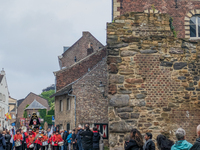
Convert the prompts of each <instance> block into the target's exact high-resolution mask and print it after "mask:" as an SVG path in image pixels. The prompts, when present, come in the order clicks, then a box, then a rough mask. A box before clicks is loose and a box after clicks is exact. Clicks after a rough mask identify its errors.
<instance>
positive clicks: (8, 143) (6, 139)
mask: <svg viewBox="0 0 200 150" xmlns="http://www.w3.org/2000/svg"><path fill="white" fill-rule="evenodd" d="M10 139H11V135H10V133H9V131H8V132H7V134H6V135H5V141H6V149H7V150H10Z"/></svg>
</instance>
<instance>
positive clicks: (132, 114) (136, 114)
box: [131, 113, 140, 119]
mask: <svg viewBox="0 0 200 150" xmlns="http://www.w3.org/2000/svg"><path fill="white" fill-rule="evenodd" d="M139 117H140V114H139V113H131V118H132V119H138V118H139Z"/></svg>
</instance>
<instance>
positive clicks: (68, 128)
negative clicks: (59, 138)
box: [67, 123, 70, 132]
mask: <svg viewBox="0 0 200 150" xmlns="http://www.w3.org/2000/svg"><path fill="white" fill-rule="evenodd" d="M69 130H70V123H68V124H67V132H68V131H69Z"/></svg>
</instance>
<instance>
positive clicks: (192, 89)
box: [185, 87, 195, 91]
mask: <svg viewBox="0 0 200 150" xmlns="http://www.w3.org/2000/svg"><path fill="white" fill-rule="evenodd" d="M185 89H186V90H187V91H194V90H195V88H194V87H187V88H185Z"/></svg>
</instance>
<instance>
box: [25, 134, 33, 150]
mask: <svg viewBox="0 0 200 150" xmlns="http://www.w3.org/2000/svg"><path fill="white" fill-rule="evenodd" d="M26 144H27V148H28V150H33V149H34V147H32V148H31V147H30V146H31V144H34V137H33V134H32V133H29V137H28V138H27V139H26Z"/></svg>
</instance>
